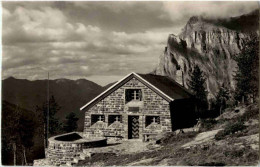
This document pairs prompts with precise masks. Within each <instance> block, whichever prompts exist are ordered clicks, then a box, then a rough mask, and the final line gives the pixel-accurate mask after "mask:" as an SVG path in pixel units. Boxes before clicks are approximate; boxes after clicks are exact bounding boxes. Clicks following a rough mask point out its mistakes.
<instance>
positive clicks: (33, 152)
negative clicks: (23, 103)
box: [1, 101, 44, 165]
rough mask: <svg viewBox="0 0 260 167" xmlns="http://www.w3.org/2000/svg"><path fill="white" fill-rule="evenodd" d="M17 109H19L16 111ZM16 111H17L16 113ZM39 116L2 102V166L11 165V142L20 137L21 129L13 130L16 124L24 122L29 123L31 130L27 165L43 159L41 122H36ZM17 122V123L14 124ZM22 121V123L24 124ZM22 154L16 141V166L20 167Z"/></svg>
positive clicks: (18, 142)
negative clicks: (31, 142) (30, 144)
mask: <svg viewBox="0 0 260 167" xmlns="http://www.w3.org/2000/svg"><path fill="white" fill-rule="evenodd" d="M18 108H19V109H18ZM16 111H19V112H18V113H16ZM38 116H39V115H38V114H37V113H35V112H33V111H30V110H26V109H23V108H20V106H19V107H18V106H16V105H14V104H11V103H9V102H7V101H2V117H1V118H2V125H1V126H2V128H1V134H2V138H1V141H2V142H1V143H2V147H1V148H2V149H1V151H2V164H3V165H13V150H12V143H11V140H14V139H15V138H18V137H20V136H21V134H22V133H21V129H13V128H14V126H15V125H16V123H17V122H19V121H21V118H22V119H23V120H26V121H28V122H29V124H30V125H33V126H32V127H30V129H32V130H33V137H32V141H33V144H32V147H30V149H27V152H26V156H27V157H26V158H27V162H28V163H32V161H33V160H34V159H39V158H43V157H44V145H43V143H44V141H43V134H42V133H43V129H42V127H43V125H42V122H41V121H39V120H36V119H35V117H38ZM16 121H17V122H16ZM26 121H23V123H26ZM28 122H27V123H28ZM22 159H23V154H22V150H21V145H20V140H18V141H17V165H22V163H23V162H22Z"/></svg>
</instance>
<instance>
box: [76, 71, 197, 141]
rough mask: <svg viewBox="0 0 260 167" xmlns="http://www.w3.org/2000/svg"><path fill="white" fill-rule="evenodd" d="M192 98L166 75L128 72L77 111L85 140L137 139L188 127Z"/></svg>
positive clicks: (192, 120) (190, 117) (192, 106)
mask: <svg viewBox="0 0 260 167" xmlns="http://www.w3.org/2000/svg"><path fill="white" fill-rule="evenodd" d="M193 101H194V100H193V95H192V94H191V93H190V92H189V90H187V89H186V88H184V87H183V86H181V85H180V84H178V83H177V82H175V81H174V80H172V79H171V78H169V77H167V76H160V75H153V74H137V73H134V72H133V73H130V74H128V75H127V76H126V77H124V78H123V79H121V80H120V81H118V82H117V83H115V84H114V85H112V86H111V87H110V88H108V89H107V90H105V91H104V92H103V93H101V94H100V95H98V96H97V97H96V98H94V99H93V100H91V101H90V102H89V103H87V104H86V105H84V106H83V107H82V108H81V109H80V110H81V111H83V112H85V122H84V132H83V134H84V137H86V138H89V137H108V138H109V137H113V138H114V137H116V138H125V139H134V138H139V139H143V140H144V141H147V140H149V139H152V138H153V137H154V136H156V135H158V134H161V133H165V132H171V131H174V130H176V129H180V128H185V127H190V126H191V125H193V124H194V121H195V114H194V112H195V105H194V102H193Z"/></svg>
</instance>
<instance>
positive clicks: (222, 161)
mask: <svg viewBox="0 0 260 167" xmlns="http://www.w3.org/2000/svg"><path fill="white" fill-rule="evenodd" d="M243 109H245V113H243V114H237V115H234V116H233V117H231V118H221V119H219V120H217V121H211V122H213V123H212V125H211V126H207V128H204V127H203V128H201V130H202V131H210V130H212V129H218V128H220V127H222V128H225V127H226V126H229V125H230V123H233V122H235V121H237V120H241V121H242V122H243V123H244V124H245V123H246V127H245V128H244V129H243V130H240V131H238V132H236V133H233V134H229V135H227V136H225V137H224V138H223V139H222V140H218V141H216V140H214V141H212V142H210V144H207V145H206V146H205V145H203V146H202V145H197V146H196V147H192V148H190V149H184V148H181V146H182V145H183V144H185V143H187V142H189V141H192V140H194V138H195V136H196V135H197V134H198V133H199V132H186V133H184V134H178V135H175V134H174V133H171V134H168V135H167V136H165V137H164V138H163V139H162V140H161V144H160V145H161V147H159V148H157V149H155V150H150V151H148V152H142V153H137V154H129V155H119V156H115V155H112V154H96V155H94V156H93V157H92V158H91V159H87V160H85V161H82V162H80V163H79V164H78V165H80V166H82V165H105V166H112V165H117V166H118V165H129V164H131V163H133V162H138V161H140V163H138V164H135V166H136V165H138V166H139V165H160V166H162V165H164V166H165V165H168V166H169V165H200V166H203V165H204V166H211V165H256V164H257V163H258V160H259V155H258V151H257V150H253V149H252V148H251V147H250V146H248V145H246V144H245V143H246V141H243V139H242V138H243V136H249V135H253V134H258V131H259V122H258V118H259V110H258V106H257V105H255V104H254V105H251V106H248V107H244V108H241V109H240V110H243ZM227 112H230V114H232V113H234V109H233V110H232V109H229V110H228V111H227ZM226 114H228V113H226ZM252 120H257V123H256V124H252V125H250V122H252ZM247 123H249V124H247ZM204 126H205V125H204ZM241 137H242V138H241ZM246 138H247V137H246ZM238 143H241V144H242V147H239V146H237V145H235V144H238ZM141 160H142V161H141ZM145 160H146V161H145Z"/></svg>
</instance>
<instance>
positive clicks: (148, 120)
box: [145, 116, 160, 127]
mask: <svg viewBox="0 0 260 167" xmlns="http://www.w3.org/2000/svg"><path fill="white" fill-rule="evenodd" d="M152 123H157V124H160V117H159V116H146V117H145V127H147V126H149V125H151V124H152Z"/></svg>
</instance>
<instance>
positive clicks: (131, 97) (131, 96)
mask: <svg viewBox="0 0 260 167" xmlns="http://www.w3.org/2000/svg"><path fill="white" fill-rule="evenodd" d="M130 101H142V91H141V89H126V90H125V102H126V103H128V102H130Z"/></svg>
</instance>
